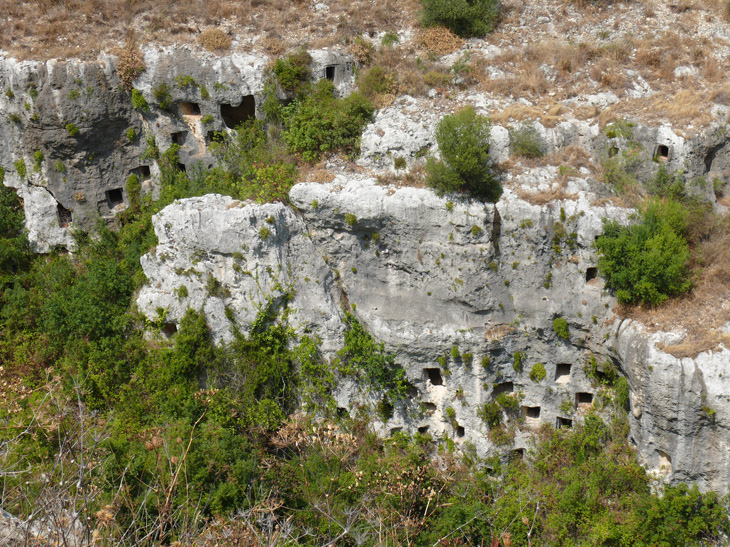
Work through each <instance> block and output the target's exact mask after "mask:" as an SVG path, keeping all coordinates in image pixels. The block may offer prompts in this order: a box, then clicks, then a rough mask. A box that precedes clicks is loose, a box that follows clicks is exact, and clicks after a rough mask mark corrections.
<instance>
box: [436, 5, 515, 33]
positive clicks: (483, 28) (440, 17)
mask: <svg viewBox="0 0 730 547" xmlns="http://www.w3.org/2000/svg"><path fill="white" fill-rule="evenodd" d="M422 2H423V14H422V22H423V24H424V26H426V27H432V26H436V25H443V26H445V27H446V28H448V29H449V30H451V31H452V32H453V33H454V34H458V35H459V36H462V37H471V36H484V35H485V34H487V33H489V32H491V31H492V29H494V25H495V24H496V23H497V18H498V17H499V11H500V5H501V4H500V2H499V1H498V0H422Z"/></svg>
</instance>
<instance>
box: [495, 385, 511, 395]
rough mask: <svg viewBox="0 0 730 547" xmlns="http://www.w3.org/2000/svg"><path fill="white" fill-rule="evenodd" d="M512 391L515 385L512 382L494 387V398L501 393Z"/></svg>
mask: <svg viewBox="0 0 730 547" xmlns="http://www.w3.org/2000/svg"><path fill="white" fill-rule="evenodd" d="M514 390H515V385H514V384H513V383H512V382H502V383H501V384H497V385H496V386H494V396H495V397H496V396H497V395H499V394H501V393H513V392H514Z"/></svg>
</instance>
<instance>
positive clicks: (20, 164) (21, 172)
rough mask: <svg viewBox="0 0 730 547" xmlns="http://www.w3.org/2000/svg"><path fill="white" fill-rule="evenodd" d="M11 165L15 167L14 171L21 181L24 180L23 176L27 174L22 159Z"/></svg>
mask: <svg viewBox="0 0 730 547" xmlns="http://www.w3.org/2000/svg"><path fill="white" fill-rule="evenodd" d="M13 165H14V167H15V171H16V172H17V173H18V176H19V177H20V178H21V179H24V178H25V175H27V174H28V168H27V167H26V166H25V160H23V158H20V159H19V160H18V161H16V162H15V163H14V164H13Z"/></svg>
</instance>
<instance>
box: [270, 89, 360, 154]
mask: <svg viewBox="0 0 730 547" xmlns="http://www.w3.org/2000/svg"><path fill="white" fill-rule="evenodd" d="M373 111H374V109H373V106H372V104H370V102H369V101H368V100H367V99H366V98H365V97H363V96H362V95H360V94H359V93H353V94H351V95H349V96H348V97H345V98H344V99H336V98H335V96H334V85H333V84H332V82H330V81H329V80H320V81H319V82H317V84H316V85H315V86H314V88H313V90H312V93H311V94H309V95H307V96H306V97H305V98H303V99H302V100H301V101H296V102H294V103H293V104H292V105H290V106H288V107H285V108H284V114H283V117H284V124H285V126H286V130H285V131H284V134H283V139H284V141H285V142H286V144H287V145H288V147H289V150H291V151H292V152H298V153H300V154H301V155H302V157H303V158H304V159H305V160H306V161H316V160H317V159H318V158H319V156H320V155H321V154H323V153H325V152H329V151H334V150H342V151H344V152H345V153H347V154H348V155H349V156H350V157H354V156H356V155H357V154H359V152H360V136H361V134H362V128H363V127H364V126H365V125H366V124H367V123H368V122H369V121H370V120H371V119H372V116H373Z"/></svg>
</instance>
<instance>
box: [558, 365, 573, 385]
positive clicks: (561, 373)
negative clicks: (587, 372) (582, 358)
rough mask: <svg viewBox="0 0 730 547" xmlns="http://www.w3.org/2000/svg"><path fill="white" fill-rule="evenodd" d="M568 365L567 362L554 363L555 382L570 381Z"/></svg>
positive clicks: (563, 382) (565, 382)
mask: <svg viewBox="0 0 730 547" xmlns="http://www.w3.org/2000/svg"><path fill="white" fill-rule="evenodd" d="M570 367H571V365H569V364H568V363H558V364H557V365H555V383H556V384H567V383H570Z"/></svg>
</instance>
